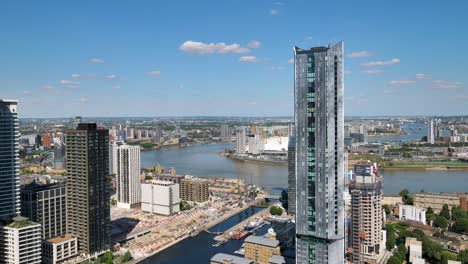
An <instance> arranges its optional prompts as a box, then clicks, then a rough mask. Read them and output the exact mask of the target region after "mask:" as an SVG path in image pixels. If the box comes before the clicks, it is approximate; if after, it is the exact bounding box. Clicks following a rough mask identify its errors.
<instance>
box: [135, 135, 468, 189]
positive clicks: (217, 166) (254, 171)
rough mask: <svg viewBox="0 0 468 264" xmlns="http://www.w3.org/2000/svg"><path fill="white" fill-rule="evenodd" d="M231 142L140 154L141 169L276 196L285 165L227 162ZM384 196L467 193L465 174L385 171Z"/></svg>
mask: <svg viewBox="0 0 468 264" xmlns="http://www.w3.org/2000/svg"><path fill="white" fill-rule="evenodd" d="M232 147H234V144H232V143H219V144H208V145H195V146H191V147H187V148H180V147H167V148H163V149H160V150H155V151H146V152H142V153H141V166H142V167H145V168H147V167H151V166H154V165H155V164H161V165H163V166H164V167H166V168H169V167H175V168H176V170H177V174H190V175H194V176H199V177H207V178H214V177H226V178H236V177H239V178H240V179H244V180H246V182H247V183H249V184H255V185H257V186H261V187H264V188H266V189H267V190H270V191H272V190H273V193H277V192H278V191H277V190H278V189H280V188H287V184H288V179H287V177H288V176H287V175H288V174H287V173H288V171H287V170H288V169H287V166H284V165H274V164H266V163H251V162H243V161H235V160H230V159H227V158H225V157H223V156H220V155H218V154H217V153H218V152H220V151H223V150H224V149H226V148H232ZM382 175H383V177H384V191H385V193H398V192H399V191H400V190H402V189H405V188H406V189H408V190H410V191H414V192H418V191H420V190H421V189H424V190H426V191H428V192H461V191H466V190H468V171H466V170H465V171H445V170H443V171H424V170H413V171H403V170H401V171H385V172H383V173H382Z"/></svg>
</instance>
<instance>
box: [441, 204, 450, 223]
mask: <svg viewBox="0 0 468 264" xmlns="http://www.w3.org/2000/svg"><path fill="white" fill-rule="evenodd" d="M439 215H440V216H442V217H444V218H445V219H447V220H449V219H450V210H449V208H448V205H447V204H444V206H442V211H440V214H439Z"/></svg>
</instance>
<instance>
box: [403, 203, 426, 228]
mask: <svg viewBox="0 0 468 264" xmlns="http://www.w3.org/2000/svg"><path fill="white" fill-rule="evenodd" d="M398 218H399V219H400V220H405V221H406V220H409V221H416V222H420V223H422V224H426V209H424V208H421V207H416V206H413V205H402V204H400V205H399V206H398Z"/></svg>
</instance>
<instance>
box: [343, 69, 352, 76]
mask: <svg viewBox="0 0 468 264" xmlns="http://www.w3.org/2000/svg"><path fill="white" fill-rule="evenodd" d="M351 73H353V72H352V71H351V70H344V74H346V75H350V74H351Z"/></svg>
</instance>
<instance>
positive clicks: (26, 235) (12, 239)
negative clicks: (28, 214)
mask: <svg viewBox="0 0 468 264" xmlns="http://www.w3.org/2000/svg"><path fill="white" fill-rule="evenodd" d="M0 245H7V246H6V247H5V248H4V251H3V252H0V258H1V259H0V263H5V264H39V263H41V245H42V240H41V225H40V224H38V223H35V222H32V221H30V220H29V219H27V218H25V217H22V216H17V217H15V218H13V221H12V222H11V223H9V224H7V225H6V226H3V227H0Z"/></svg>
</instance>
